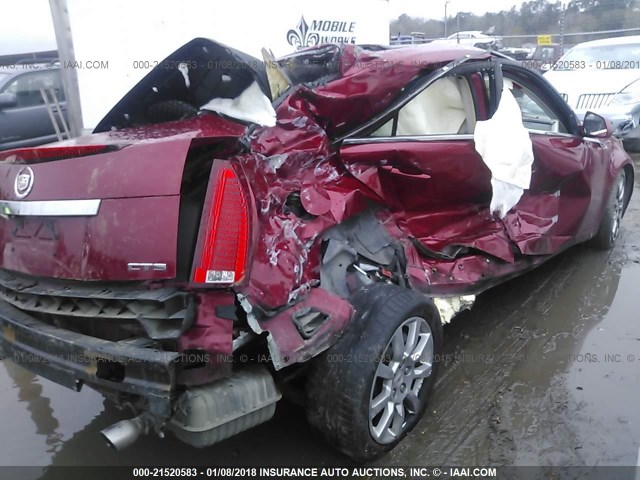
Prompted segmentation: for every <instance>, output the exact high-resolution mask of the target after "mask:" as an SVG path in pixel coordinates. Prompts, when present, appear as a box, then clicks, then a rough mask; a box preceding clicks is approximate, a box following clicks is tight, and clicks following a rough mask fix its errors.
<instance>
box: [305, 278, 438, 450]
mask: <svg viewBox="0 0 640 480" xmlns="http://www.w3.org/2000/svg"><path fill="white" fill-rule="evenodd" d="M352 303H353V305H354V308H355V310H356V312H355V315H354V318H353V320H352V321H351V324H350V325H349V328H348V330H347V332H346V334H345V336H344V337H343V338H342V339H341V340H340V341H339V342H338V343H337V344H336V345H335V346H334V347H332V348H331V349H329V351H327V352H326V353H325V354H323V355H321V356H320V357H318V358H317V359H316V360H315V364H314V365H313V368H312V373H311V374H310V376H309V379H308V387H307V417H308V419H309V421H310V423H311V424H312V425H313V426H314V427H315V428H316V429H317V430H319V431H320V432H321V433H322V434H323V435H324V436H325V437H326V438H327V440H328V441H329V442H330V443H331V444H332V445H333V446H334V447H336V448H338V449H339V450H341V451H342V452H343V453H345V454H346V455H348V456H349V457H351V458H353V459H355V460H358V461H368V460H372V459H375V458H377V457H379V456H381V455H382V454H384V453H385V452H387V451H389V450H391V449H392V448H393V447H394V446H395V445H396V444H398V442H400V440H401V439H402V438H403V437H404V436H405V435H406V434H407V433H409V431H411V429H412V428H413V427H414V426H415V425H416V424H417V423H418V421H419V419H420V417H421V416H422V414H423V412H424V410H425V407H426V404H427V398H428V396H429V392H430V390H431V388H432V386H433V382H434V378H435V376H436V361H435V360H436V358H437V354H438V352H439V351H440V348H441V345H442V325H441V323H440V317H439V315H438V312H437V310H436V308H435V307H434V305H433V303H432V302H431V301H430V300H429V299H427V298H425V297H423V296H421V295H419V294H417V293H415V292H413V291H411V290H407V289H404V288H401V287H397V286H395V285H372V286H367V287H364V288H363V289H362V290H361V291H360V292H358V293H357V294H356V295H355V296H354V298H353V299H352Z"/></svg>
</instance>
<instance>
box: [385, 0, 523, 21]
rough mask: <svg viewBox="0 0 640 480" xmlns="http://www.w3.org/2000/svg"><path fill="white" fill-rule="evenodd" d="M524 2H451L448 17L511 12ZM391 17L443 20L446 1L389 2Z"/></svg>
mask: <svg viewBox="0 0 640 480" xmlns="http://www.w3.org/2000/svg"><path fill="white" fill-rule="evenodd" d="M522 3H523V0H450V1H449V5H448V6H447V15H455V14H456V12H472V13H475V14H476V15H482V14H484V13H486V12H499V11H500V10H509V9H510V8H511V7H513V6H514V5H515V6H516V8H519V7H520V5H521V4H522ZM389 4H390V9H391V12H390V16H391V18H392V19H395V18H398V17H399V16H400V15H402V14H403V13H406V14H407V15H410V16H412V17H425V18H438V19H439V18H443V17H444V4H445V0H389Z"/></svg>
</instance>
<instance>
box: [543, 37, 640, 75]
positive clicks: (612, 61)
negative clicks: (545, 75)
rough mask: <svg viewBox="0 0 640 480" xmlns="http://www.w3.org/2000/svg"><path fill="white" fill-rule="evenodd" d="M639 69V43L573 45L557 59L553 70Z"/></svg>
mask: <svg viewBox="0 0 640 480" xmlns="http://www.w3.org/2000/svg"><path fill="white" fill-rule="evenodd" d="M629 68H637V69H640V43H631V44H628V45H606V46H604V45H603V46H600V47H574V48H572V49H571V50H569V51H568V52H567V54H566V55H565V56H564V57H562V58H561V59H560V60H558V62H557V64H556V65H555V66H554V70H583V69H598V70H602V69H605V70H624V69H629Z"/></svg>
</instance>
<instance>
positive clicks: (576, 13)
mask: <svg viewBox="0 0 640 480" xmlns="http://www.w3.org/2000/svg"><path fill="white" fill-rule="evenodd" d="M454 1H455V0H454ZM427 3H428V7H427V6H425V13H424V16H425V17H430V19H426V18H415V17H410V16H408V15H401V16H400V17H398V18H397V19H396V20H393V21H392V22H391V25H390V34H391V35H410V34H411V33H413V32H421V33H423V34H424V36H425V38H441V37H443V36H444V4H445V1H444V0H431V1H429V2H425V4H427ZM452 3H453V2H452ZM450 6H451V5H450ZM434 7H437V9H436V8H434ZM438 10H440V11H438ZM434 18H437V19H434ZM632 28H638V30H636V31H635V32H628V34H632V35H640V0H571V1H570V2H568V3H567V2H560V1H550V0H530V1H527V2H524V3H523V4H522V5H521V6H520V8H516V7H515V6H514V7H512V8H511V9H510V10H503V11H500V12H488V13H485V14H484V15H474V14H473V13H470V12H458V13H457V14H454V15H448V19H447V33H448V34H452V33H455V32H456V31H464V30H480V31H483V32H487V31H488V32H495V34H496V35H502V36H513V35H545V34H559V33H560V31H561V30H563V32H564V34H572V33H580V32H596V31H602V30H622V29H632ZM614 35H615V34H602V35H568V36H565V37H564V43H571V44H576V43H580V42H583V41H587V40H595V39H598V38H604V37H607V36H614ZM553 40H554V41H555V42H558V41H559V35H558V36H554V37H553ZM535 41H536V40H535V38H529V39H527V38H526V37H523V38H515V39H505V42H504V43H505V45H509V46H519V45H522V44H523V43H535Z"/></svg>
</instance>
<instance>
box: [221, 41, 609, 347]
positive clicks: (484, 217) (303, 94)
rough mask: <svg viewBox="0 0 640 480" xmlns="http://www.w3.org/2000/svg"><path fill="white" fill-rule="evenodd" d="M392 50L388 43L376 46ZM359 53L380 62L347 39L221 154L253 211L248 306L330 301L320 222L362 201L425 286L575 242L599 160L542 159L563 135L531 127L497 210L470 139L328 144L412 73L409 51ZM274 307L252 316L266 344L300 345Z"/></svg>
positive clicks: (475, 285) (448, 288) (541, 256)
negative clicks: (244, 187) (530, 160)
mask: <svg viewBox="0 0 640 480" xmlns="http://www.w3.org/2000/svg"><path fill="white" fill-rule="evenodd" d="M403 55H407V54H406V53H405V52H403V49H398V50H396V51H391V52H385V57H384V58H386V59H390V58H395V59H396V60H400V59H402V57H403ZM364 59H368V60H370V61H374V60H378V61H380V60H381V59H380V58H377V54H375V53H372V52H366V53H363V51H361V50H359V49H358V48H357V47H351V46H348V47H345V48H344V50H343V54H342V57H341V62H342V63H341V69H342V70H341V72H342V77H341V78H339V79H337V80H332V81H329V82H328V83H326V84H325V85H321V86H318V87H314V88H313V89H311V88H309V87H305V86H300V87H297V88H295V89H294V91H292V92H291V93H290V94H289V95H288V96H287V97H286V98H285V99H284V101H282V103H280V105H279V106H278V107H277V109H276V112H277V124H276V125H275V126H274V127H258V128H255V129H253V130H250V131H249V132H248V134H247V135H246V137H245V138H244V140H243V142H244V144H245V145H246V146H247V147H248V150H249V152H250V153H246V154H243V155H239V156H237V157H235V158H234V159H232V160H234V161H235V162H237V164H239V165H241V169H242V172H243V175H244V177H245V181H246V183H247V184H248V185H250V187H251V190H252V193H253V196H254V198H255V204H256V210H257V220H258V228H257V235H258V238H257V239H256V241H255V243H254V245H255V248H254V252H253V255H252V264H251V268H250V272H249V278H248V281H247V282H246V283H245V284H244V285H242V286H240V287H238V289H237V290H238V292H239V293H240V294H242V295H243V296H246V298H247V300H248V301H249V302H250V303H251V304H252V305H259V306H260V307H261V308H262V309H263V310H266V311H269V310H270V311H276V310H277V309H280V308H281V307H283V306H285V305H290V304H293V303H295V302H302V303H301V305H304V302H305V301H307V299H309V298H312V297H310V295H312V294H313V295H319V294H318V293H314V292H322V295H323V303H324V305H327V306H328V305H332V304H334V303H335V304H336V305H339V304H340V302H342V301H343V300H342V299H340V297H339V296H337V295H335V294H334V293H331V292H328V291H327V290H325V289H321V288H320V289H318V288H315V287H317V286H318V285H319V284H320V267H321V265H320V260H321V257H322V251H321V242H322V234H323V232H325V231H326V230H327V229H328V228H330V227H331V226H334V225H336V224H339V223H341V222H343V221H344V220H346V219H348V218H350V217H351V216H353V215H358V214H359V213H362V212H364V211H366V210H368V209H374V210H375V211H376V216H377V217H378V219H379V220H380V223H381V225H383V227H384V228H385V229H386V231H387V232H388V233H389V235H390V236H391V237H392V238H394V239H396V240H397V241H398V243H399V244H400V245H402V247H403V248H404V254H405V257H406V258H405V260H406V274H407V281H408V283H409V284H410V286H411V287H412V288H414V289H416V290H418V291H422V292H424V293H427V294H431V295H435V294H441V295H460V294H466V293H470V294H475V293H478V292H480V291H482V290H484V289H485V288H489V287H490V286H493V285H495V284H497V283H499V281H502V280H504V279H505V278H509V277H511V276H515V275H517V274H519V273H521V272H522V271H524V270H527V269H529V268H533V267H534V266H535V265H537V264H539V263H541V262H542V261H544V260H545V259H546V258H547V257H548V255H550V254H553V253H557V252H558V251H560V250H561V249H563V248H566V246H567V245H568V244H570V243H571V241H572V240H573V241H575V240H576V237H575V236H574V235H573V234H574V233H575V231H576V230H578V231H580V229H584V230H585V231H586V226H585V223H584V222H583V221H582V220H583V219H585V218H586V214H587V213H586V211H587V210H588V209H586V208H585V207H584V205H585V203H584V202H587V203H589V195H590V188H591V186H590V185H589V183H588V182H589V180H588V179H589V178H590V177H589V175H588V174H587V173H585V172H584V168H586V169H587V170H588V171H590V170H589V169H591V168H597V167H596V166H595V165H585V163H584V162H586V161H587V160H585V159H583V163H582V164H580V163H579V162H574V164H573V165H572V164H570V163H571V160H567V158H566V157H564V158H563V157H560V161H558V162H555V163H554V162H553V160H554V157H557V155H554V151H555V150H556V149H558V148H559V147H560V148H561V147H562V146H561V145H560V146H559V145H557V144H554V143H553V142H557V141H566V140H557V139H551V138H549V139H546V138H543V139H541V140H540V141H539V142H538V143H537V144H536V147H535V148H537V149H539V153H540V154H541V155H539V157H540V161H541V162H542V163H539V164H538V165H537V168H536V170H535V171H534V173H533V175H532V177H531V184H530V189H529V190H527V191H525V192H524V194H523V195H522V198H521V199H520V202H519V204H518V205H517V206H516V207H515V208H513V209H511V210H510V211H509V213H507V215H506V217H505V218H504V220H501V219H500V218H496V217H495V216H494V215H492V214H491V211H490V204H491V198H492V188H491V177H492V173H491V170H490V169H489V168H488V167H487V165H486V164H485V162H484V161H483V160H482V158H481V157H480V155H479V154H478V153H477V152H476V151H475V148H474V144H473V142H437V141H434V142H422V143H418V142H416V143H409V142H407V143H402V142H398V143H395V144H394V143H387V144H385V145H384V147H381V146H380V145H379V144H377V145H376V144H367V145H349V146H343V147H342V148H341V149H340V151H336V150H335V149H334V148H333V147H332V146H331V143H330V141H329V138H330V136H334V135H339V134H340V133H343V132H344V131H346V130H347V129H348V128H353V127H355V126H357V125H358V124H359V123H360V122H362V121H364V120H366V119H367V118H369V117H370V116H371V115H372V114H374V113H376V112H378V111H379V110H381V109H383V108H384V107H385V106H387V105H388V104H389V103H390V102H391V101H392V99H393V95H394V93H397V91H398V89H399V88H401V86H403V85H404V84H406V83H408V82H409V81H410V80H411V79H412V78H414V77H415V75H416V74H417V73H418V72H419V71H420V68H418V67H417V66H416V65H412V64H411V61H410V60H409V59H408V58H407V59H406V60H407V62H406V63H401V62H396V63H385V62H383V61H380V63H379V65H378V66H377V67H376V68H377V70H376V71H375V72H376V73H375V74H373V73H371V72H369V73H366V71H365V70H364V69H362V68H358V67H357V64H358V61H360V60H364ZM436 60H437V59H436ZM443 60H444V59H443ZM421 68H425V67H424V66H422V67H421ZM380 75H383V77H381V76H380ZM380 78H384V79H385V81H384V82H381V81H380V80H379V79H380ZM545 142H546V143H545ZM585 158H586V157H585ZM567 175H569V179H567ZM560 180H562V182H561V181H560ZM516 183H518V184H522V182H520V181H516ZM556 191H561V193H562V194H563V195H565V196H566V197H567V198H568V200H567V201H565V200H563V198H559V197H558V196H557V195H556V194H555V193H554V192H556ZM292 194H298V195H299V201H300V204H301V205H302V207H303V208H304V210H305V211H306V212H307V215H308V216H307V217H304V216H303V217H300V216H298V215H296V214H295V213H294V212H293V211H292V209H291V208H290V206H289V205H288V198H290V196H291V195H292ZM574 209H575V210H576V211H575V212H574V214H575V215H576V216H578V217H580V218H578V219H577V220H576V222H574V223H571V222H569V223H571V225H569V226H566V228H565V225H568V224H565V225H561V224H560V223H559V222H557V221H555V219H556V218H557V217H558V216H559V215H570V214H571V212H572V211H574ZM593 217H595V216H593ZM577 238H578V239H579V235H578V237H577ZM320 287H322V285H320ZM319 308H320V309H322V305H319ZM327 308H328V307H327ZM282 311H283V312H287V311H288V309H284V310H282ZM283 315H284V314H283ZM345 315H347V316H349V315H350V313H347V311H346V310H345V309H339V310H337V311H335V312H334V313H333V316H332V318H331V319H330V320H329V321H328V322H327V326H326V335H324V336H323V337H322V338H320V337H319V339H318V340H317V342H318V343H314V342H313V341H312V342H311V343H308V342H307V343H305V344H304V345H305V346H304V348H313V349H315V350H314V351H317V350H320V349H322V348H326V347H327V346H328V343H327V342H331V341H334V339H335V338H336V335H337V332H338V331H339V330H340V329H341V328H343V326H344V325H345V323H346V322H347V321H348V318H347V317H345ZM277 318H278V319H279V320H278V321H277V322H273V323H271V322H272V321H273V320H274V317H270V318H266V319H263V320H261V321H260V325H261V328H263V329H264V330H266V331H269V332H270V335H271V341H270V342H271V343H270V346H271V347H272V348H273V350H272V351H273V352H275V353H277V354H278V355H279V356H280V358H284V356H287V355H288V354H289V353H292V352H294V351H301V350H299V348H302V347H300V346H294V347H292V346H291V344H290V342H292V341H294V340H295V341H298V340H297V339H298V338H299V334H298V333H297V332H294V331H293V330H292V328H293V326H292V325H289V326H287V328H286V329H285V328H284V327H283V325H284V324H285V323H287V322H288V323H289V324H290V323H291V320H290V318H289V317H286V318H287V319H286V322H285V320H281V318H285V317H282V316H281V315H280V316H278V317H277ZM281 322H282V323H281ZM294 343H295V342H294ZM296 345H298V344H296Z"/></svg>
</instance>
